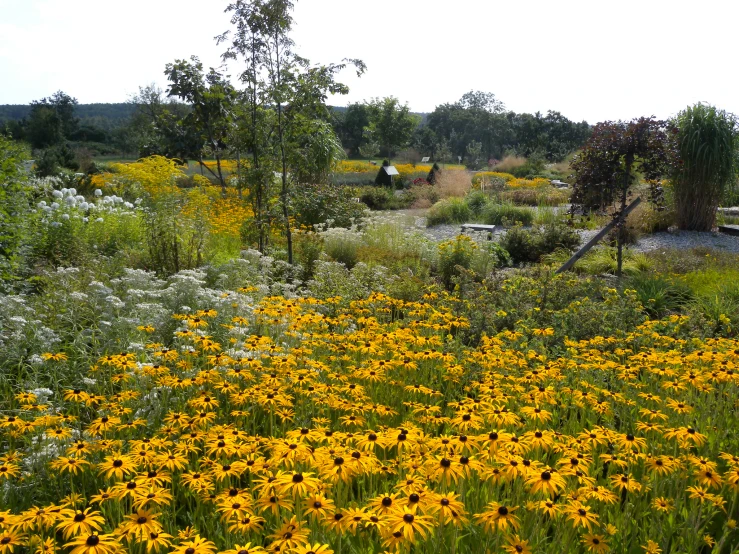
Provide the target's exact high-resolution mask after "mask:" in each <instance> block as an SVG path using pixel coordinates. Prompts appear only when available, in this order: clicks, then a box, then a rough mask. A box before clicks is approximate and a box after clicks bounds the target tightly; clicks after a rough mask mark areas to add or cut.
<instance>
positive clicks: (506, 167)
mask: <svg viewBox="0 0 739 554" xmlns="http://www.w3.org/2000/svg"><path fill="white" fill-rule="evenodd" d="M522 165H526V158H523V157H519V156H506V157H505V158H503V159H502V160H501V161H500V162H498V163H497V164H495V166H494V167H493V171H499V172H501V173H512V172H513V170H514V169H516V168H518V167H521V166H522Z"/></svg>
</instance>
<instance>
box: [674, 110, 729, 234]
mask: <svg viewBox="0 0 739 554" xmlns="http://www.w3.org/2000/svg"><path fill="white" fill-rule="evenodd" d="M675 124H676V126H677V135H676V145H675V146H676V154H677V159H678V160H679V161H678V163H677V164H676V168H675V174H674V176H673V182H674V189H675V206H676V209H677V224H678V226H679V227H680V229H684V230H688V231H710V230H711V228H712V227H713V224H714V222H715V220H716V208H718V205H719V202H720V201H721V197H722V195H723V193H724V190H725V189H726V188H728V186H729V185H730V184H731V183H732V181H733V180H734V179H735V177H736V175H735V173H736V147H737V121H736V118H735V117H734V116H733V115H732V114H729V113H727V112H725V111H723V110H718V109H717V108H716V107H714V106H708V105H706V104H696V105H694V106H691V107H688V108H686V109H685V110H684V111H682V112H680V113H679V114H678V115H677V118H676V119H675Z"/></svg>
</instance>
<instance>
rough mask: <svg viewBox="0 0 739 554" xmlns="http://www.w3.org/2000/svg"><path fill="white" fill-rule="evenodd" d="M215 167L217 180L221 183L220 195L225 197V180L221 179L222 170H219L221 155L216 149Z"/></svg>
mask: <svg viewBox="0 0 739 554" xmlns="http://www.w3.org/2000/svg"><path fill="white" fill-rule="evenodd" d="M216 166H217V167H218V180H219V181H220V182H221V194H222V195H223V196H224V197H225V196H226V180H225V179H224V178H223V170H222V169H221V153H220V151H219V150H218V149H216Z"/></svg>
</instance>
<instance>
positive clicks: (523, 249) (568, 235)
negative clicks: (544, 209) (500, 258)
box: [500, 223, 580, 264]
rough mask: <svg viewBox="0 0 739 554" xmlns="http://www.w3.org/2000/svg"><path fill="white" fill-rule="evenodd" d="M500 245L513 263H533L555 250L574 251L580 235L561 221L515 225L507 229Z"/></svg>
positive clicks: (578, 243)
mask: <svg viewBox="0 0 739 554" xmlns="http://www.w3.org/2000/svg"><path fill="white" fill-rule="evenodd" d="M500 245H501V246H502V247H503V248H504V249H505V250H506V251H507V252H508V253H509V254H510V256H511V261H512V262H513V263H517V264H520V263H535V262H538V261H539V260H540V259H541V258H542V256H545V255H547V254H551V253H552V252H555V251H557V250H563V251H565V252H572V251H574V250H575V249H576V248H577V247H578V246H579V245H580V235H578V234H577V232H576V231H574V230H573V229H571V228H570V227H568V226H567V225H563V224H561V223H552V224H549V225H543V226H541V227H534V228H532V229H524V228H523V227H520V226H516V227H512V228H511V229H508V231H507V232H506V234H505V235H503V237H502V238H501V239H500Z"/></svg>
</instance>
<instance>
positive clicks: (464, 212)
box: [426, 198, 472, 227]
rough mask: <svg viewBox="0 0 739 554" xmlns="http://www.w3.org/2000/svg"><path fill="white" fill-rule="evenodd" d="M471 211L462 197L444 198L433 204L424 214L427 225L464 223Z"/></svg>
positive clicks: (468, 218)
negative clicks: (425, 214)
mask: <svg viewBox="0 0 739 554" xmlns="http://www.w3.org/2000/svg"><path fill="white" fill-rule="evenodd" d="M471 214H472V211H471V210H470V207H469V205H468V204H467V203H466V202H465V201H464V199H462V198H446V199H444V200H441V201H439V202H437V203H436V204H434V205H433V206H432V207H431V209H430V210H429V212H428V215H427V216H426V224H427V225H428V226H429V227H433V226H434V225H441V224H443V223H466V222H468V221H469V220H470V216H471Z"/></svg>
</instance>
